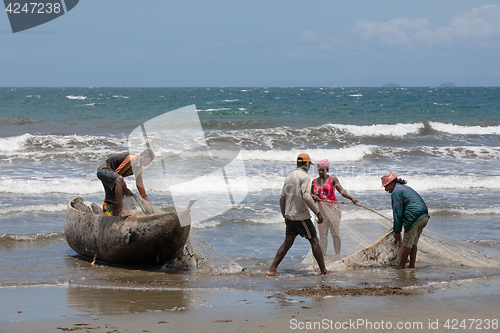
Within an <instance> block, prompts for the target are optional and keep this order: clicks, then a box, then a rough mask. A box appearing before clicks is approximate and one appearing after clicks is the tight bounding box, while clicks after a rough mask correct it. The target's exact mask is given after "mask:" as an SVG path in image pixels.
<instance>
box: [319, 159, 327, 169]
mask: <svg viewBox="0 0 500 333" xmlns="http://www.w3.org/2000/svg"><path fill="white" fill-rule="evenodd" d="M317 166H318V168H319V167H324V168H326V170H330V164H329V163H328V160H321V161H319V162H318V163H317Z"/></svg>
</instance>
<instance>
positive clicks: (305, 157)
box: [297, 153, 314, 164]
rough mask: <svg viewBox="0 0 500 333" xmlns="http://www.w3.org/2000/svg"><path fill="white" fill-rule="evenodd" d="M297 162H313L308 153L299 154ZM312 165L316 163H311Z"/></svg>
mask: <svg viewBox="0 0 500 333" xmlns="http://www.w3.org/2000/svg"><path fill="white" fill-rule="evenodd" d="M297 162H311V158H310V157H309V155H307V154H306V153H302V154H299V156H297ZM311 164H314V163H313V162H311Z"/></svg>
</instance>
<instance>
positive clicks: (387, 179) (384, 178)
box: [381, 172, 398, 187]
mask: <svg viewBox="0 0 500 333" xmlns="http://www.w3.org/2000/svg"><path fill="white" fill-rule="evenodd" d="M381 179H382V187H384V186H387V185H388V184H389V183H390V182H392V181H393V180H395V179H398V177H396V176H394V175H393V174H392V172H389V173H386V174H385V175H383V176H382V178H381Z"/></svg>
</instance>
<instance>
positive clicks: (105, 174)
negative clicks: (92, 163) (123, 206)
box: [97, 170, 120, 204]
mask: <svg viewBox="0 0 500 333" xmlns="http://www.w3.org/2000/svg"><path fill="white" fill-rule="evenodd" d="M119 177H120V175H119V174H117V173H116V172H114V171H111V170H103V171H97V178H99V180H100V181H101V182H102V186H104V192H106V197H105V198H104V202H106V203H109V204H112V203H114V204H116V203H117V201H116V194H115V184H116V180H117V179H118V178H119Z"/></svg>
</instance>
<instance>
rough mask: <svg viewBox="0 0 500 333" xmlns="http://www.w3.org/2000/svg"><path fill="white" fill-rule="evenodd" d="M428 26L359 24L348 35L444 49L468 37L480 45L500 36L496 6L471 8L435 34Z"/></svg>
mask: <svg viewBox="0 0 500 333" xmlns="http://www.w3.org/2000/svg"><path fill="white" fill-rule="evenodd" d="M428 26H429V21H428V20H427V19H425V18H419V19H416V20H412V19H410V18H406V17H401V18H395V19H392V20H390V21H388V22H383V23H379V22H376V21H375V22H367V21H365V20H360V21H357V22H356V23H355V26H354V28H353V29H352V31H353V32H354V33H355V34H357V35H359V36H361V38H363V39H365V40H372V39H374V40H378V41H379V42H381V43H382V44H386V45H390V46H398V45H400V46H405V47H408V48H415V47H433V46H436V45H447V44H450V43H457V42H460V41H462V40H464V39H468V38H470V37H473V38H475V42H477V43H481V42H484V41H483V40H482V39H484V38H491V37H499V36H500V6H497V5H485V6H483V7H480V8H474V9H472V10H471V11H469V12H465V13H461V14H459V15H457V16H455V17H454V18H453V19H452V20H451V21H450V24H449V25H448V26H445V27H440V28H438V29H436V30H431V29H430V28H429V27H428Z"/></svg>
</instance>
